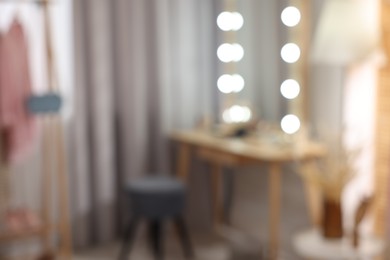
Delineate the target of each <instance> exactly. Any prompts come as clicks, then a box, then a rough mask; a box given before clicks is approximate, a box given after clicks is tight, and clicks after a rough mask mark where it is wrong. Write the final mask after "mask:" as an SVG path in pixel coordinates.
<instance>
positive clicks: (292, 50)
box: [280, 43, 301, 63]
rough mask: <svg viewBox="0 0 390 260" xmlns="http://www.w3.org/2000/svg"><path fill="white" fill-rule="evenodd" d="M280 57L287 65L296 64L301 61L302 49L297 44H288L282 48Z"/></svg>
mask: <svg viewBox="0 0 390 260" xmlns="http://www.w3.org/2000/svg"><path fill="white" fill-rule="evenodd" d="M280 56H281V57H282V59H283V60H284V61H285V62H287V63H294V62H297V61H298V60H299V57H300V56H301V49H300V48H299V46H298V45H296V44H295V43H287V44H285V45H284V46H283V47H282V50H281V51H280Z"/></svg>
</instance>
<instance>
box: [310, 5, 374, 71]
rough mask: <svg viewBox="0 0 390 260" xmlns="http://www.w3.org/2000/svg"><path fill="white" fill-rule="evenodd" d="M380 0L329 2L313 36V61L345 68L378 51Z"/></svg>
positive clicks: (323, 10) (324, 7)
mask: <svg viewBox="0 0 390 260" xmlns="http://www.w3.org/2000/svg"><path fill="white" fill-rule="evenodd" d="M378 7H379V5H378V1H377V0H326V1H325V2H324V6H323V9H322V13H321V14H320V18H319V21H318V25H317V27H316V30H315V33H314V39H313V44H312V50H311V58H310V60H311V61H312V62H313V63H317V64H332V65H346V64H351V63H354V62H359V61H364V60H366V59H369V58H370V57H372V56H373V55H374V54H375V53H377V52H378V50H379V42H380V33H379V31H380V30H379V18H378V17H379V14H378V12H379V10H378Z"/></svg>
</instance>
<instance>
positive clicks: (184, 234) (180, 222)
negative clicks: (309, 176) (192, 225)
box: [174, 216, 194, 258]
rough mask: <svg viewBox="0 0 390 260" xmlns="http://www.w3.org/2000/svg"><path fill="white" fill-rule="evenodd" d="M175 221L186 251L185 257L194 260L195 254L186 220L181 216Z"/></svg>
mask: <svg viewBox="0 0 390 260" xmlns="http://www.w3.org/2000/svg"><path fill="white" fill-rule="evenodd" d="M174 221H175V227H176V231H177V233H178V235H179V238H180V243H181V245H182V247H183V249H184V255H185V257H186V258H192V257H193V255H194V254H193V250H192V245H191V241H190V236H189V233H188V230H187V228H186V225H185V222H184V219H183V217H182V216H179V217H176V218H175V220H174Z"/></svg>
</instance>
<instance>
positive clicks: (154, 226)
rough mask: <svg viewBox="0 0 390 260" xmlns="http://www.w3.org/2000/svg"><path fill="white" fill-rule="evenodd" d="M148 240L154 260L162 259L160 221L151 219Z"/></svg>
mask: <svg viewBox="0 0 390 260" xmlns="http://www.w3.org/2000/svg"><path fill="white" fill-rule="evenodd" d="M149 228H150V229H149V232H150V233H149V235H150V241H151V244H152V248H153V254H154V258H155V259H156V260H162V259H163V247H162V241H161V237H162V221H160V220H152V221H151V223H150V227H149Z"/></svg>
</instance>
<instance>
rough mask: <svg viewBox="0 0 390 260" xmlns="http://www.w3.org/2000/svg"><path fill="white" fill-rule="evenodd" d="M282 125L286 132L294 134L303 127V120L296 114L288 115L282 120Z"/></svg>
mask: <svg viewBox="0 0 390 260" xmlns="http://www.w3.org/2000/svg"><path fill="white" fill-rule="evenodd" d="M280 126H281V128H282V130H283V132H285V133H286V134H294V133H296V132H298V130H299V128H300V127H301V121H300V120H299V118H298V117H297V116H296V115H292V114H290V115H286V116H284V117H283V119H282V121H281V122H280Z"/></svg>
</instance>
